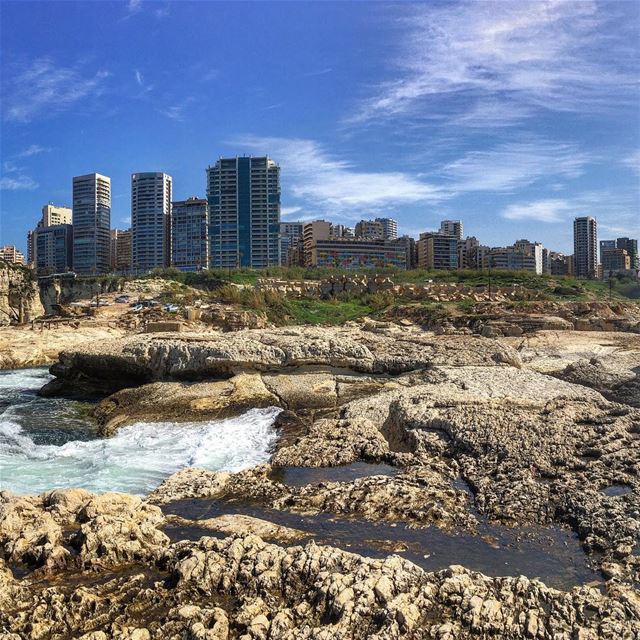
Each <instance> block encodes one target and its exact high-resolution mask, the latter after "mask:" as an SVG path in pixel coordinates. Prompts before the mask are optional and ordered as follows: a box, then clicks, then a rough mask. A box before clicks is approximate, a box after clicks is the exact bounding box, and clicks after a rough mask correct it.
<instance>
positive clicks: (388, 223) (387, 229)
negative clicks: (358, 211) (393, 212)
mask: <svg viewBox="0 0 640 640" xmlns="http://www.w3.org/2000/svg"><path fill="white" fill-rule="evenodd" d="M375 221H376V222H379V223H380V224H381V225H382V232H383V237H384V239H385V240H395V239H396V238H397V237H398V222H397V221H396V220H394V219H393V218H376V220H375Z"/></svg>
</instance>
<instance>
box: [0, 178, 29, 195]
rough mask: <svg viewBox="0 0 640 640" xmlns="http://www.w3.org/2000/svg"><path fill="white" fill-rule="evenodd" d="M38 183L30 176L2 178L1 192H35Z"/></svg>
mask: <svg viewBox="0 0 640 640" xmlns="http://www.w3.org/2000/svg"><path fill="white" fill-rule="evenodd" d="M37 188H38V183H37V182H36V181H35V180H33V178H30V177H29V176H2V177H1V178H0V190H2V191H33V190H34V189H37Z"/></svg>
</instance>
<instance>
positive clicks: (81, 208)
mask: <svg viewBox="0 0 640 640" xmlns="http://www.w3.org/2000/svg"><path fill="white" fill-rule="evenodd" d="M72 215H73V269H74V271H75V272H76V273H79V274H86V275H91V274H96V273H108V272H109V270H110V268H111V264H110V259H109V254H110V245H111V179H110V178H108V177H107V176H103V175H100V174H99V173H90V174H88V175H85V176H76V177H75V178H73V214H72Z"/></svg>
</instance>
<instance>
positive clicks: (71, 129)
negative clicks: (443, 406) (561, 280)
mask: <svg viewBox="0 0 640 640" xmlns="http://www.w3.org/2000/svg"><path fill="white" fill-rule="evenodd" d="M0 9H1V36H2V37H1V41H2V63H1V64H2V69H1V71H2V74H1V76H2V80H1V81H2V86H1V89H2V96H3V103H2V147H1V167H2V177H1V178H0V197H1V202H0V213H1V226H0V235H1V237H0V243H2V244H5V243H12V244H17V245H18V246H20V247H23V248H24V247H25V245H26V239H25V238H26V233H27V230H28V229H29V228H31V227H33V226H34V225H35V223H36V221H37V219H38V217H39V212H40V209H41V207H42V205H43V204H45V203H46V202H48V201H53V202H54V203H57V204H68V203H69V202H70V199H71V179H72V176H74V175H80V174H84V173H89V172H93V171H97V172H100V173H103V174H106V175H108V176H110V177H111V179H112V190H113V208H112V226H114V227H120V228H122V227H126V226H127V225H128V224H129V215H130V174H131V173H132V172H136V171H158V170H162V171H166V172H167V173H169V174H171V175H172V176H173V180H174V198H175V199H182V198H185V197H188V196H190V195H200V196H203V195H204V194H205V168H206V167H207V165H208V164H211V163H213V162H215V160H216V159H217V158H218V157H219V156H221V155H237V154H240V155H241V154H243V153H247V154H249V153H254V154H262V153H268V154H269V155H270V156H271V157H273V158H274V159H275V160H276V161H278V162H279V163H280V165H281V168H282V189H283V199H282V203H283V219H288V220H295V219H314V218H320V217H324V218H326V219H331V220H334V221H339V222H343V223H354V222H355V221H357V220H358V219H360V218H362V217H369V216H379V215H388V216H392V217H395V218H397V220H398V221H399V226H400V230H401V231H402V232H406V233H411V234H414V235H417V234H418V233H419V232H420V231H425V230H429V229H433V228H436V227H437V226H438V222H439V220H441V219H443V218H461V219H462V220H463V221H464V223H465V232H466V233H467V234H470V235H476V236H477V237H479V238H480V240H481V241H483V242H484V243H486V244H492V245H504V244H510V243H512V242H513V241H514V240H515V239H517V238H521V237H526V238H529V239H530V240H538V241H541V242H543V243H544V244H545V246H548V247H550V248H552V249H555V250H560V251H566V252H571V250H572V240H571V237H572V225H571V221H572V219H573V217H574V216H576V215H593V216H595V217H596V218H597V219H598V222H599V228H600V229H599V231H600V232H599V235H600V237H601V238H607V237H616V236H618V235H632V236H635V237H638V236H640V106H639V105H640V102H639V99H640V88H639V82H638V81H639V78H640V74H639V69H638V66H639V53H640V51H639V48H640V45H639V38H638V30H639V29H640V3H638V2H631V1H629V2H591V1H590V0H583V1H575V0H571V1H567V2H565V1H561V0H559V1H553V2H552V1H550V2H543V1H540V2H537V1H536V2H508V1H506V0H505V1H498V2H489V1H487V2H430V3H426V4H409V3H377V2H376V3H374V2H366V3H365V2H343V3H332V2H315V3H303V2H284V3H275V2H255V3H240V2H237V3H236V2H234V3H225V2H216V3H214V2H206V1H199V2H191V1H177V0H174V1H169V2H167V1H164V0H158V1H152V0H131V1H129V2H109V1H94V2H88V1H87V2H71V1H69V2H55V1H48V2H16V1H7V0H4V1H3V2H2V4H1V6H0Z"/></svg>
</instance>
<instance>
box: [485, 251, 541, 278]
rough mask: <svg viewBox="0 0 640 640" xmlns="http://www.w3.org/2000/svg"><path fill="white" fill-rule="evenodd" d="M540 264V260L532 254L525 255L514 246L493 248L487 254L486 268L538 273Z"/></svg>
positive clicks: (525, 253)
mask: <svg viewBox="0 0 640 640" xmlns="http://www.w3.org/2000/svg"><path fill="white" fill-rule="evenodd" d="M540 264H541V258H540V260H538V258H537V257H536V255H535V254H534V253H527V252H525V251H522V250H521V249H519V248H516V247H515V246H510V247H493V248H492V249H491V250H490V251H489V253H488V254H487V267H488V268H491V269H507V270H509V271H531V272H533V273H538V269H539V268H540Z"/></svg>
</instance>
